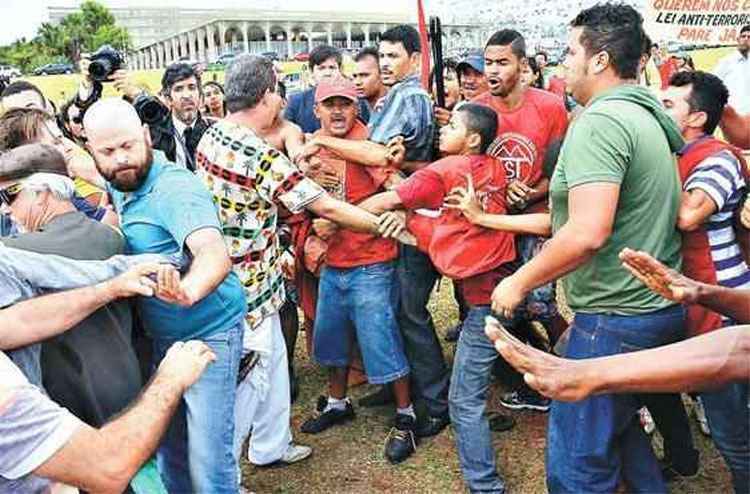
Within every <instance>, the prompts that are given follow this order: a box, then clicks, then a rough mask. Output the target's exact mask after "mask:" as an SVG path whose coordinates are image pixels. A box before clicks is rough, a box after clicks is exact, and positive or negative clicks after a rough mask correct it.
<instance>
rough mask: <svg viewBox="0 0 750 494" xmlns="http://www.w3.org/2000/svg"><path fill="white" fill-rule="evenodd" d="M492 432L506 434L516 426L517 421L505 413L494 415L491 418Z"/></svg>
mask: <svg viewBox="0 0 750 494" xmlns="http://www.w3.org/2000/svg"><path fill="white" fill-rule="evenodd" d="M488 418H489V421H490V430H491V431H495V432H505V431H509V430H511V429H512V428H513V427H515V426H516V419H514V418H513V417H511V416H510V415H505V414H504V413H497V412H495V413H493V414H491V415H490V416H489V417H488Z"/></svg>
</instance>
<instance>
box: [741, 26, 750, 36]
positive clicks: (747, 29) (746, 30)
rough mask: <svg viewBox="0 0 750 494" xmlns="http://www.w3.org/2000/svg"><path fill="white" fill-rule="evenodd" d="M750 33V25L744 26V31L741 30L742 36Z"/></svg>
mask: <svg viewBox="0 0 750 494" xmlns="http://www.w3.org/2000/svg"><path fill="white" fill-rule="evenodd" d="M748 31H750V24H748V25H746V26H742V29H740V34H744V33H746V32H748Z"/></svg>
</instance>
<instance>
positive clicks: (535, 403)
mask: <svg viewBox="0 0 750 494" xmlns="http://www.w3.org/2000/svg"><path fill="white" fill-rule="evenodd" d="M500 404H501V405H502V406H504V407H505V408H510V409H511V410H535V411H537V412H548V411H549V404H550V400H549V398H545V397H544V396H542V395H540V394H539V393H536V392H530V393H529V392H526V393H522V392H520V391H513V392H512V393H506V394H505V395H503V397H502V398H500Z"/></svg>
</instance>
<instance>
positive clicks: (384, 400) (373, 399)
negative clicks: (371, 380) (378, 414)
mask: <svg viewBox="0 0 750 494" xmlns="http://www.w3.org/2000/svg"><path fill="white" fill-rule="evenodd" d="M394 400H395V398H394V397H393V391H391V387H390V386H380V389H379V390H377V391H375V392H374V393H370V394H369V395H366V396H363V397H362V398H360V399H359V406H361V407H365V408H370V407H383V406H386V405H391V404H393V403H395V401H394Z"/></svg>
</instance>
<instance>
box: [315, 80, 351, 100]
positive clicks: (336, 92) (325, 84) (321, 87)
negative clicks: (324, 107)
mask: <svg viewBox="0 0 750 494" xmlns="http://www.w3.org/2000/svg"><path fill="white" fill-rule="evenodd" d="M334 96H341V97H342V98H347V99H350V100H352V101H354V102H356V101H357V88H356V87H355V86H354V83H353V82H351V81H350V80H348V79H344V78H343V77H340V78H338V79H334V80H324V81H321V82H319V83H318V86H317V87H316V89H315V102H316V103H320V102H321V101H324V100H327V99H328V98H333V97H334Z"/></svg>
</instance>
